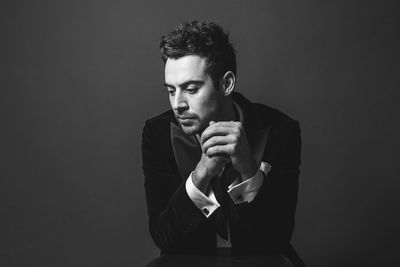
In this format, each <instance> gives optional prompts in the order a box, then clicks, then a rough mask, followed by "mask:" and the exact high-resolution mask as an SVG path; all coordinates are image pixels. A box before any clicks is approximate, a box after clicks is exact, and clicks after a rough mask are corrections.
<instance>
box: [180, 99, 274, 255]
mask: <svg viewBox="0 0 400 267" xmlns="http://www.w3.org/2000/svg"><path fill="white" fill-rule="evenodd" d="M234 106H235V108H236V109H237V111H238V113H239V119H240V121H241V122H243V113H242V110H241V109H240V107H239V106H238V105H237V104H236V103H235V102H234ZM270 169H271V165H269V164H268V163H266V162H261V165H260V169H259V170H257V172H256V174H255V175H254V176H253V177H250V178H249V179H246V180H245V181H243V182H241V181H242V178H241V177H236V178H235V179H234V181H233V183H232V184H230V185H229V186H228V191H227V192H228V194H229V196H230V197H231V199H232V201H233V203H235V204H240V203H243V202H251V201H253V199H254V198H255V197H256V195H257V193H258V191H259V189H260V188H261V185H262V184H263V181H264V177H266V176H267V174H268V172H269V170H270ZM192 173H193V172H192ZM192 173H190V175H189V177H188V178H187V180H186V183H185V188H186V192H187V194H188V196H189V198H190V199H191V200H192V201H193V203H194V204H195V206H196V207H197V208H198V209H199V210H201V211H202V212H203V214H204V216H206V217H207V218H208V217H210V216H211V214H213V213H214V211H215V210H216V209H218V208H219V207H220V204H219V203H218V201H217V199H216V198H215V195H214V192H213V190H212V188H211V187H209V189H208V191H207V192H206V194H204V193H203V192H201V191H200V190H199V189H198V188H197V187H196V186H195V185H194V184H193V181H192ZM228 227H229V226H228ZM231 246H232V245H231V243H230V234H229V229H228V240H225V239H223V238H222V237H220V236H219V235H218V234H217V247H231Z"/></svg>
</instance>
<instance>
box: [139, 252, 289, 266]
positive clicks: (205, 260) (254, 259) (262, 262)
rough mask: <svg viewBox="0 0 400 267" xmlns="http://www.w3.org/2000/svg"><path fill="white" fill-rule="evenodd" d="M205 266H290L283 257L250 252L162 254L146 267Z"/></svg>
mask: <svg viewBox="0 0 400 267" xmlns="http://www.w3.org/2000/svg"><path fill="white" fill-rule="evenodd" d="M169 266H171V267H172V266H174V267H175V266H191V267H197V266H207V267H224V266H233V267H242V266H243V267H249V266H254V267H257V266H264V267H292V266H293V265H292V264H291V263H290V262H288V261H287V260H286V259H285V258H284V257H282V256H280V255H275V254H251V255H241V256H217V255H216V256H213V255H164V256H160V257H158V258H155V259H153V260H152V261H151V262H149V263H148V265H147V267H169Z"/></svg>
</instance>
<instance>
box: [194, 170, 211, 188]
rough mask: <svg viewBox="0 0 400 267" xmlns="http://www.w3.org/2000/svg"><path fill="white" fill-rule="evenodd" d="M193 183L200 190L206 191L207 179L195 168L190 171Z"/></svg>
mask: <svg viewBox="0 0 400 267" xmlns="http://www.w3.org/2000/svg"><path fill="white" fill-rule="evenodd" d="M192 182H193V185H194V186H195V187H196V188H197V189H199V190H200V191H201V192H203V193H206V192H207V188H208V185H209V179H207V177H206V176H204V175H202V174H201V173H200V172H199V171H198V170H197V169H195V170H194V171H193V172H192Z"/></svg>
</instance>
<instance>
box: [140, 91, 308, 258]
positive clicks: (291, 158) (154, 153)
mask: <svg viewBox="0 0 400 267" xmlns="http://www.w3.org/2000/svg"><path fill="white" fill-rule="evenodd" d="M233 98H234V100H235V102H236V103H237V104H238V105H239V106H240V107H241V109H242V111H243V115H244V129H245V132H246V136H247V139H248V141H249V144H250V146H251V148H252V150H253V153H256V152H255V150H258V152H257V153H260V151H261V152H262V153H261V154H260V155H258V156H256V157H259V159H258V161H260V160H261V161H264V162H268V163H269V164H271V166H272V168H271V171H270V172H269V173H268V175H267V177H265V179H264V183H263V185H262V187H261V188H260V191H259V192H258V194H257V196H256V197H255V199H254V200H253V201H252V202H251V203H245V204H240V205H233V208H234V209H235V212H236V214H237V215H238V217H237V218H238V220H236V221H235V224H234V225H232V226H231V227H232V228H231V244H232V249H233V252H234V253H244V252H252V251H260V250H261V251H263V250H265V251H269V252H276V253H282V254H284V255H286V256H287V257H288V258H290V259H291V260H292V261H294V262H295V263H296V261H299V259H297V255H296V253H295V252H294V250H293V248H292V247H291V246H290V239H291V236H292V232H293V228H294V219H295V210H296V203H297V192H298V176H299V165H300V149H301V140H300V129H299V124H298V122H297V121H295V120H293V119H291V118H289V117H288V116H286V115H285V114H283V113H282V112H280V111H278V110H276V109H273V108H270V107H268V106H265V105H262V104H256V103H252V102H250V101H249V100H247V99H246V98H244V97H243V96H242V95H240V94H238V93H234V94H233ZM173 127H175V128H179V124H178V122H177V121H176V119H175V117H174V114H173V112H172V110H170V111H167V112H165V113H163V114H161V115H159V116H157V117H154V118H152V119H149V120H147V121H146V123H145V126H144V129H143V134H142V160H143V172H144V176H145V192H146V201H147V210H148V216H149V227H150V234H151V236H152V238H153V240H154V242H155V244H156V245H157V247H159V248H160V250H161V254H166V253H208V252H212V251H214V250H215V248H216V231H215V221H214V219H215V218H213V215H214V214H213V215H211V216H210V218H206V217H205V216H204V215H203V214H202V212H201V211H200V210H199V209H198V208H197V207H196V206H195V205H194V203H193V202H192V200H191V199H190V198H189V196H188V195H187V193H186V189H185V181H186V179H187V177H188V174H189V172H190V171H191V170H193V169H194V168H195V166H196V165H195V164H196V163H197V162H198V161H199V160H200V154H197V155H198V159H196V160H195V161H194V163H193V164H192V165H194V166H186V170H184V168H183V167H182V166H181V163H182V162H181V160H180V159H177V158H176V156H177V155H176V151H175V150H176V149H177V148H176V147H174V146H176V144H174V143H173V142H172V141H171V140H172V139H171V137H172V136H171V132H173V131H172V130H171V129H172V128H173ZM267 135H268V138H265V137H266V136H267ZM193 138H194V137H193ZM262 139H264V142H261V143H260V140H262ZM260 144H261V145H260ZM260 146H262V147H261V150H260ZM198 149H200V148H198ZM194 150H196V149H194ZM174 153H175V154H174ZM194 153H195V151H194ZM196 153H199V152H196ZM196 157H197V156H196ZM186 165H187V164H186Z"/></svg>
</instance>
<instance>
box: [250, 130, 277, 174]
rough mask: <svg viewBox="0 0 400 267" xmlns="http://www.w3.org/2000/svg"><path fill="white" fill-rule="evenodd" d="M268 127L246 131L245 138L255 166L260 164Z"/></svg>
mask: <svg viewBox="0 0 400 267" xmlns="http://www.w3.org/2000/svg"><path fill="white" fill-rule="evenodd" d="M270 129H271V127H268V126H264V127H263V128H261V129H258V130H257V131H255V132H249V133H247V132H246V135H247V140H248V142H249V145H250V148H251V151H252V153H253V157H254V159H255V160H256V163H257V166H260V164H261V161H262V157H263V155H264V150H265V146H266V144H267V141H268V134H269V131H270Z"/></svg>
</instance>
